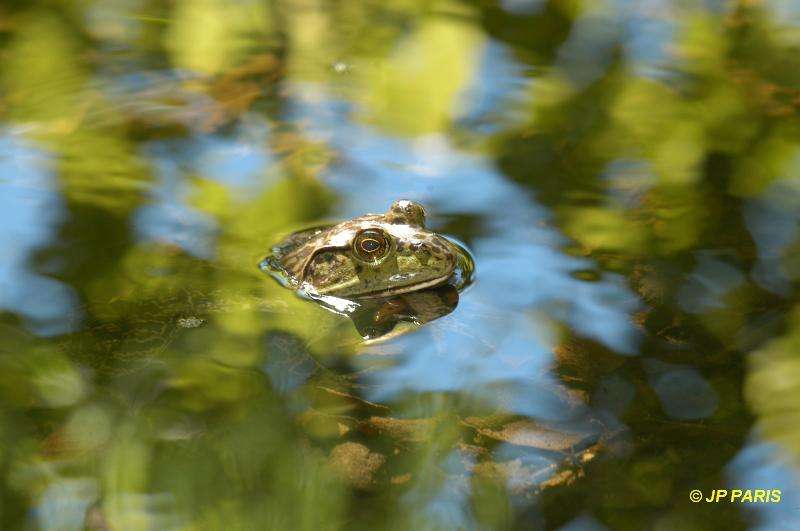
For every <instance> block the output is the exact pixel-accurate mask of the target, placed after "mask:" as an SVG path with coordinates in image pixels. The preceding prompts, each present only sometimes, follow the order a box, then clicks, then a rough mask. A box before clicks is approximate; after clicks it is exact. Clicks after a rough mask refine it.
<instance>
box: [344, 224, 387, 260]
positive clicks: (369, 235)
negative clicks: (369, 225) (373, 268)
mask: <svg viewBox="0 0 800 531" xmlns="http://www.w3.org/2000/svg"><path fill="white" fill-rule="evenodd" d="M389 247H390V244H389V238H388V237H387V236H386V234H384V232H383V231H380V230H375V229H367V230H364V231H361V232H359V233H358V234H356V237H355V239H353V251H354V252H355V253H356V256H357V257H358V258H360V259H361V260H364V261H365V262H374V261H377V260H380V259H381V258H383V257H384V256H386V254H387V253H388V252H389Z"/></svg>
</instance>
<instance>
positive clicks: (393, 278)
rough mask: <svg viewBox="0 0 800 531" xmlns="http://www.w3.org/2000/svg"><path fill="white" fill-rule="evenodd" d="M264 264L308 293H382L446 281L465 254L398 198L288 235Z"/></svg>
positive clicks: (418, 209) (353, 295)
mask: <svg viewBox="0 0 800 531" xmlns="http://www.w3.org/2000/svg"><path fill="white" fill-rule="evenodd" d="M273 251H274V253H275V254H273V255H272V256H270V257H268V258H267V260H266V262H267V263H268V265H269V267H271V268H273V269H276V270H279V271H281V272H282V273H283V275H284V277H285V278H286V279H287V280H288V282H289V283H290V284H291V285H292V286H294V287H298V288H300V289H302V290H303V291H305V292H307V293H309V294H311V295H328V296H334V297H341V298H375V297H388V296H392V295H399V294H403V293H409V292H412V291H418V290H423V289H427V288H431V287H434V286H438V285H440V284H443V283H445V282H447V280H448V279H449V278H450V277H451V276H452V275H453V272H454V271H455V270H456V268H457V267H458V265H459V261H460V260H466V257H465V256H464V254H465V252H464V251H463V250H462V249H461V248H460V247H459V246H458V245H456V244H454V243H452V242H450V241H449V240H447V239H446V238H444V237H443V236H440V235H438V234H436V233H434V232H431V231H429V230H427V229H426V228H425V210H424V209H423V208H422V206H421V205H419V204H418V203H415V202H413V201H408V200H399V201H395V203H394V204H392V206H391V208H390V209H389V211H388V212H387V213H386V214H368V215H366V216H362V217H359V218H356V219H353V220H350V221H344V222H342V223H339V224H337V225H333V226H331V227H328V228H324V229H311V230H307V231H302V232H298V233H295V234H293V235H292V236H290V237H289V239H288V240H287V241H286V242H285V243H284V244H282V245H281V246H279V247H276V248H275V249H274V250H273Z"/></svg>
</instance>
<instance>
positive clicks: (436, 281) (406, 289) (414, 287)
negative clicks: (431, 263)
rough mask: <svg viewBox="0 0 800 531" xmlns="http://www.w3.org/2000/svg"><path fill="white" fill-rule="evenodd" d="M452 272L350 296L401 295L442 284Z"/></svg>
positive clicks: (371, 297)
mask: <svg viewBox="0 0 800 531" xmlns="http://www.w3.org/2000/svg"><path fill="white" fill-rule="evenodd" d="M451 275H452V273H448V274H446V275H441V276H438V277H435V278H432V279H429V280H425V281H422V282H414V283H412V284H406V285H399V286H393V287H390V288H385V289H381V290H376V291H370V292H366V293H358V294H354V295H350V298H353V299H377V298H380V297H391V296H393V295H402V294H404V293H410V292H415V291H420V290H423V289H428V288H433V287H435V286H438V285H440V284H444V283H445V282H447V280H448V279H449V278H450V276H451Z"/></svg>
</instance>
